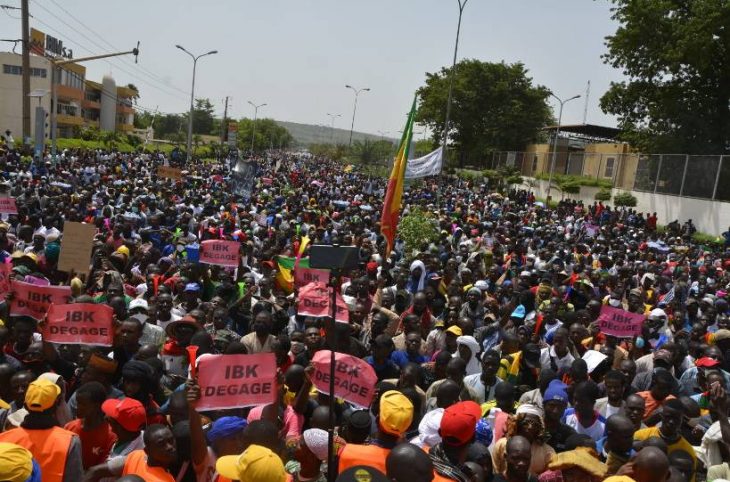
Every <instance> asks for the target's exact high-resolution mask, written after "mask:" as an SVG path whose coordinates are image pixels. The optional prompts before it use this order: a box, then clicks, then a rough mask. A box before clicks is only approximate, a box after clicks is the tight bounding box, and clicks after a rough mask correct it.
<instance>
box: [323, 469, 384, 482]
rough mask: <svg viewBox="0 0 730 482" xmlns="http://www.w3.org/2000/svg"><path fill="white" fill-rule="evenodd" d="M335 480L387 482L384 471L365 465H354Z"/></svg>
mask: <svg viewBox="0 0 730 482" xmlns="http://www.w3.org/2000/svg"><path fill="white" fill-rule="evenodd" d="M335 481H336V482H388V478H387V477H386V476H385V474H384V473H382V472H381V471H379V470H378V469H376V468H374V467H369V466H367V465H355V466H354V467H350V468H349V469H347V470H345V471H344V472H342V473H341V474H340V475H338V476H337V479H335Z"/></svg>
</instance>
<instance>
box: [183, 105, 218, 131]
mask: <svg viewBox="0 0 730 482" xmlns="http://www.w3.org/2000/svg"><path fill="white" fill-rule="evenodd" d="M188 114H189V113H188V112H186V113H185V114H183V116H182V117H183V118H184V123H185V126H186V127H187V124H188ZM218 126H220V124H218ZM214 129H215V107H214V106H213V104H212V103H211V102H210V99H195V107H193V134H205V135H211V134H212V135H217V134H220V132H214Z"/></svg>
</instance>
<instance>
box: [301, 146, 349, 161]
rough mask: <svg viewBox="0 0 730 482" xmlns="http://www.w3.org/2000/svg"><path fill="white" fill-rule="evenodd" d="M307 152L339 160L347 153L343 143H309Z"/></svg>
mask: <svg viewBox="0 0 730 482" xmlns="http://www.w3.org/2000/svg"><path fill="white" fill-rule="evenodd" d="M309 152H310V153H311V154H312V155H313V156H317V157H326V158H328V159H332V160H335V161H341V160H342V159H344V157H345V156H346V155H347V146H346V145H344V144H310V145H309Z"/></svg>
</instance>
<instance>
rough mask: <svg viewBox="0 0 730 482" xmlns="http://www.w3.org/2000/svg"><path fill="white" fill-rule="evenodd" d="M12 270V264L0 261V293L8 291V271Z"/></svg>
mask: <svg viewBox="0 0 730 482" xmlns="http://www.w3.org/2000/svg"><path fill="white" fill-rule="evenodd" d="M12 272H13V265H12V264H10V263H0V295H4V294H5V293H7V292H8V291H10V273H12Z"/></svg>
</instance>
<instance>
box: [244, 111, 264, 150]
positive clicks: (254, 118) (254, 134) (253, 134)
mask: <svg viewBox="0 0 730 482" xmlns="http://www.w3.org/2000/svg"><path fill="white" fill-rule="evenodd" d="M248 103H249V104H251V105H252V106H253V130H252V132H251V154H253V141H254V139H255V138H256V119H257V118H258V116H259V107H263V106H265V105H268V104H259V105H256V104H254V103H253V102H251V101H250V100H249V101H248Z"/></svg>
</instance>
